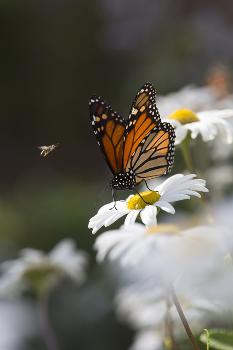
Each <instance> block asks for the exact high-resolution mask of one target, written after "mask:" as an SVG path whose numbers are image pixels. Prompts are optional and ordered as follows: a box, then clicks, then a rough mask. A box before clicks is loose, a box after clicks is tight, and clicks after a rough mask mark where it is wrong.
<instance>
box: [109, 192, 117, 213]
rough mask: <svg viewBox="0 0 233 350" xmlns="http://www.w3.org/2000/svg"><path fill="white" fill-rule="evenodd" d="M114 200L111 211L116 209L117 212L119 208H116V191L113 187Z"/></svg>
mask: <svg viewBox="0 0 233 350" xmlns="http://www.w3.org/2000/svg"><path fill="white" fill-rule="evenodd" d="M112 200H113V202H114V205H113V207H112V208H110V209H109V210H112V209H116V210H117V207H116V192H115V191H114V188H113V187H112Z"/></svg>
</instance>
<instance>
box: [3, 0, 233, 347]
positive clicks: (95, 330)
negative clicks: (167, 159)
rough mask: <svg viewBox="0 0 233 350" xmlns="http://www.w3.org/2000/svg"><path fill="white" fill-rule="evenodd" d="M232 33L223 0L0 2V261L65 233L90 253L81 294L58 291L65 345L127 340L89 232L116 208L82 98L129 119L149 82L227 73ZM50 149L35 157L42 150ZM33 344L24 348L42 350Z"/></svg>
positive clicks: (231, 5) (232, 61)
mask: <svg viewBox="0 0 233 350" xmlns="http://www.w3.org/2000/svg"><path fill="white" fill-rule="evenodd" d="M232 37H233V2H232V1H227V0H222V1H217V0H212V1H209V0H206V1H201V0H196V1H189V0H143V1H139V0H98V1H85V0H76V1H74V0H56V1H55V0H46V1H45V0H41V1H34V0H31V1H26V0H21V1H20V2H19V1H16V0H8V1H6V0H2V1H1V3H0V42H1V54H0V69H1V78H0V118H1V127H0V142H1V147H0V154H1V158H0V159H1V173H0V176H1V182H0V189H1V195H0V243H1V244H0V258H1V260H5V259H7V258H12V257H15V256H16V255H17V252H18V250H19V249H20V248H23V247H25V246H30V247H33V248H40V249H45V250H49V249H51V248H52V247H53V246H54V244H55V243H56V242H58V241H59V240H61V239H63V238H65V237H73V238H74V239H75V240H76V241H77V244H78V247H79V248H82V249H84V250H87V251H88V252H89V253H90V254H91V256H92V260H91V264H90V268H89V279H88V281H87V282H86V284H85V285H84V287H82V288H81V290H80V291H78V290H77V289H76V288H74V287H73V286H69V285H67V284H65V285H64V286H62V287H61V288H60V289H59V291H57V292H55V294H54V299H53V302H52V306H51V307H52V308H53V309H52V311H53V312H52V314H53V316H54V322H55V327H56V329H57V331H58V332H60V333H59V334H60V338H61V339H60V340H61V343H62V345H63V348H64V349H71V350H72V349H83V350H86V349H92V348H94V347H95V349H101V350H105V349H106V350H107V349H113V350H114V349H122V350H124V349H127V347H128V345H129V344H130V339H131V338H130V337H131V331H130V330H128V329H126V328H125V326H123V325H120V324H118V323H117V320H116V319H115V317H114V312H113V307H112V304H111V301H112V294H113V293H112V292H113V291H112V289H111V286H112V283H111V281H110V282H109V281H107V280H108V278H106V277H103V276H106V274H103V273H102V270H101V268H97V267H96V266H95V263H94V253H93V251H92V244H93V242H94V237H93V236H92V235H91V233H90V231H88V229H87V224H88V220H89V218H90V217H91V216H92V215H94V214H95V212H96V210H97V209H98V208H99V207H100V206H101V205H103V204H104V203H106V202H107V201H110V200H111V193H110V190H109V187H108V183H109V180H110V174H109V172H108V170H107V168H106V166H105V164H104V161H103V159H102V155H101V154H100V151H99V149H98V147H97V143H96V140H95V138H94V136H93V135H92V130H91V126H90V122H89V114H88V98H89V96H90V95H91V94H93V93H97V94H98V95H103V96H105V98H106V99H107V100H108V101H110V102H111V104H112V105H113V107H114V109H116V110H118V111H119V112H120V113H121V114H123V115H125V116H126V115H127V114H128V111H129V107H130V105H131V101H132V98H133V97H134V95H135V93H136V91H137V89H138V88H139V87H140V86H141V85H142V84H143V83H144V82H145V81H147V80H148V81H151V82H152V83H153V84H154V85H155V86H156V88H157V91H158V93H159V94H166V93H168V92H170V91H174V90H176V89H179V88H180V87H182V86H184V85H186V84H190V83H191V84H197V85H202V84H204V83H205V77H206V73H207V71H208V69H209V68H210V67H211V66H213V65H214V64H216V63H221V64H224V65H225V66H227V67H228V68H229V69H232V68H233V45H232ZM56 142H60V144H61V145H60V147H59V148H58V149H57V150H56V151H55V152H53V153H52V154H50V155H49V156H48V157H46V158H41V157H40V154H39V153H40V152H39V150H38V149H37V146H39V145H44V144H45V145H47V144H52V143H56ZM177 166H178V167H179V164H178V165H177ZM110 280H111V278H110ZM61 300H62V301H61ZM100 305H102V307H101V306H100ZM90 334H91V338H90ZM33 344H34V345H33V346H32V345H31V343H30V344H29V345H28V347H27V346H26V345H25V349H31V348H33V349H36V348H37V347H38V349H44V348H43V343H42V342H41V343H40V341H39V340H38V341H35V343H33Z"/></svg>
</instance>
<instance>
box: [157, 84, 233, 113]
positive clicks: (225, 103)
mask: <svg viewBox="0 0 233 350" xmlns="http://www.w3.org/2000/svg"><path fill="white" fill-rule="evenodd" d="M219 92H220V91H219V90H218V89H216V88H214V87H213V86H201V87H200V86H192V85H189V86H185V87H183V88H181V89H180V90H178V91H176V92H172V93H169V94H167V95H165V96H158V98H157V106H158V109H159V111H160V114H161V115H162V116H164V117H165V116H167V115H169V114H171V113H172V112H174V111H175V110H177V109H180V108H190V109H191V110H193V111H194V112H200V111H206V110H210V109H224V108H231V109H232V108H233V95H229V94H228V95H224V96H222V94H221V92H220V94H219Z"/></svg>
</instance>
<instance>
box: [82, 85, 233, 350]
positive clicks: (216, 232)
mask: <svg viewBox="0 0 233 350" xmlns="http://www.w3.org/2000/svg"><path fill="white" fill-rule="evenodd" d="M189 90H190V91H192V88H190V89H186V90H184V91H181V92H180V95H179V98H177V95H176V96H174V97H173V96H169V97H164V98H160V99H159V103H158V105H159V108H160V111H162V113H161V114H162V117H163V119H164V120H165V121H167V122H170V123H171V124H172V125H173V126H174V127H175V130H176V145H180V144H182V145H183V146H182V147H184V146H185V147H189V146H190V143H191V142H195V139H196V138H197V136H198V135H201V137H202V140H203V141H204V142H209V141H212V140H214V139H215V138H216V139H217V136H220V139H222V141H223V142H225V143H228V144H232V142H233V109H231V108H232V106H233V104H232V106H231V105H226V106H225V107H226V108H224V105H223V109H218V108H219V105H218V102H217V100H218V98H217V96H214V93H213V91H212V92H211V90H210V89H209V88H203V89H202V90H201V89H199V90H198V89H197V90H196V91H195V93H193V94H192V93H191V95H192V97H193V100H190V99H189V98H184V99H183V98H182V96H185V95H187V96H188V95H189V92H190V91H189ZM196 95H197V96H199V95H200V97H202V100H203V103H202V102H201V99H200V98H197V96H196ZM181 100H183V102H184V101H185V103H182V102H181ZM208 101H209V102H208ZM195 102H196V104H195ZM198 102H199V105H198ZM204 102H207V103H206V105H205V106H204ZM222 102H223V101H222ZM213 107H214V109H213ZM187 139H188V142H186V143H185V141H186V140H187ZM186 151H187V149H186ZM188 151H189V150H188ZM229 181H230V180H229ZM229 181H228V183H229ZM211 183H212V184H213V181H212V182H211ZM150 187H151V188H150V189H149V188H148V189H145V190H144V191H141V192H140V193H137V194H132V195H130V196H128V197H127V198H126V199H124V200H119V201H116V202H111V203H108V204H106V205H104V206H103V207H102V208H100V209H99V211H98V212H97V213H96V215H94V216H93V217H92V218H91V219H90V220H89V225H88V227H89V229H91V230H92V233H93V234H95V233H96V232H97V231H98V230H100V229H101V228H103V227H109V226H111V225H112V224H113V223H115V222H117V221H119V220H121V219H122V218H124V222H123V225H122V223H121V226H120V228H118V229H112V230H109V231H107V232H103V233H101V234H100V235H99V236H98V237H97V239H96V240H95V244H94V248H95V249H96V252H97V261H98V262H99V263H104V262H105V261H106V260H107V261H108V262H109V264H110V266H111V263H112V262H113V261H114V266H118V269H119V270H118V272H119V274H118V280H119V286H120V287H119V291H118V293H117V297H116V299H115V306H116V311H117V314H118V315H119V318H120V319H122V320H123V322H128V323H130V324H131V326H132V327H133V328H134V329H135V331H136V332H137V333H136V335H135V339H134V342H133V344H132V346H131V348H130V349H131V350H140V349H142V348H143V349H145V350H157V349H158V350H159V349H161V348H163V346H165V348H166V347H168V348H169V347H170V348H173V347H172V346H171V344H170V343H169V342H174V337H175V338H179V337H183V336H184V334H183V330H182V328H181V323H180V320H179V316H178V313H177V311H178V309H179V305H177V303H178V301H179V302H180V304H181V305H182V309H183V312H184V313H185V315H186V317H187V318H188V320H189V322H190V323H191V325H192V329H193V331H194V332H196V333H198V332H201V331H202V329H203V328H206V327H207V326H208V324H209V322H210V321H213V319H216V320H217V319H218V317H219V314H221V312H223V310H224V309H225V308H226V305H229V304H230V305H232V302H231V301H230V295H229V290H230V289H231V288H232V286H233V278H232V266H233V264H232V252H233V236H232V232H231V229H230V228H229V225H226V223H223V222H221V221H220V220H218V219H217V215H215V211H214V210H213V208H211V207H210V206H209V203H208V200H207V198H205V193H207V192H209V190H208V188H207V186H206V181H205V180H203V179H201V178H198V177H197V175H196V174H194V173H190V174H187V173H186V172H185V173H184V174H182V173H179V174H175V175H173V176H170V177H168V178H167V179H165V180H164V181H162V182H160V183H153V185H152V186H151V184H150ZM216 188H217V186H216ZM210 195H211V192H210ZM203 196H204V197H203ZM192 197H197V198H198V199H199V201H198V200H196V203H197V207H198V209H199V210H195V211H194V210H193V209H192V214H191V215H187V212H185V210H182V211H181V210H180V213H179V215H177V216H176V217H175V219H173V220H171V216H170V217H169V216H166V215H165V213H168V214H175V212H176V211H175V207H174V203H176V202H182V201H186V202H184V203H187V200H190V199H191V198H192ZM201 197H202V198H201ZM180 207H181V206H179V209H180ZM190 207H191V206H189V210H190ZM193 207H194V203H193V205H192V208H193ZM183 209H184V208H183ZM162 211H163V212H164V213H163V218H164V219H163V220H164V222H163V223H161V222H160V220H158V217H159V216H160V213H161V212H162ZM196 213H198V215H196ZM137 220H140V223H137V222H136V221H137ZM220 285H221V286H223V287H222V289H221V288H220V287H219V286H220ZM227 303H228V304H227ZM178 312H179V311H178ZM181 319H182V316H181ZM166 342H168V343H169V344H170V345H169V344H167V343H166ZM173 345H174V344H173Z"/></svg>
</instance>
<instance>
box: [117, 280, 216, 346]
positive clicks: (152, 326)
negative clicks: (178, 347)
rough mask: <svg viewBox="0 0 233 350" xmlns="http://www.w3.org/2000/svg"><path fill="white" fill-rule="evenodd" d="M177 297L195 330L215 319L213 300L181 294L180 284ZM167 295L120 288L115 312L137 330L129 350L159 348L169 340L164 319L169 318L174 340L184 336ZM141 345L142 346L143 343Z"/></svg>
mask: <svg viewBox="0 0 233 350" xmlns="http://www.w3.org/2000/svg"><path fill="white" fill-rule="evenodd" d="M177 297H178V299H179V301H180V303H181V305H182V309H183V311H184V313H185V315H186V317H187V319H188V321H189V323H190V325H191V327H192V330H193V331H194V332H198V333H199V332H200V331H201V330H202V329H203V328H204V327H206V326H207V325H208V322H210V320H213V319H214V318H215V319H217V317H218V315H219V314H218V312H219V307H218V306H217V305H216V304H215V303H214V301H213V300H208V298H203V297H202V296H201V295H200V293H197V292H196V291H195V292H193V291H191V292H190V293H184V292H183V291H182V286H180V289H179V290H178V291H177ZM168 300H169V297H168V296H166V294H164V293H161V294H160V295H159V294H158V293H157V294H156V293H155V290H149V291H146V292H143V293H141V292H138V291H135V289H133V288H128V289H123V290H122V291H120V293H119V294H118V295H117V298H116V303H115V305H116V311H117V314H118V316H119V318H120V320H121V321H123V322H125V323H128V324H129V325H131V327H133V328H134V329H135V330H136V331H137V332H136V336H135V339H134V341H133V344H132V345H131V347H130V349H132V350H139V349H142V348H143V349H145V350H156V349H158V350H160V349H161V348H163V345H164V344H165V343H166V341H169V330H168V327H167V322H166V320H167V319H168V315H169V319H170V323H171V324H172V327H173V333H174V336H175V339H176V340H179V339H182V338H185V337H186V335H185V334H184V330H183V327H182V324H181V322H180V319H179V316H178V313H177V310H176V308H175V306H174V304H173V303H172V300H170V302H169V304H168ZM142 344H143V346H142Z"/></svg>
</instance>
